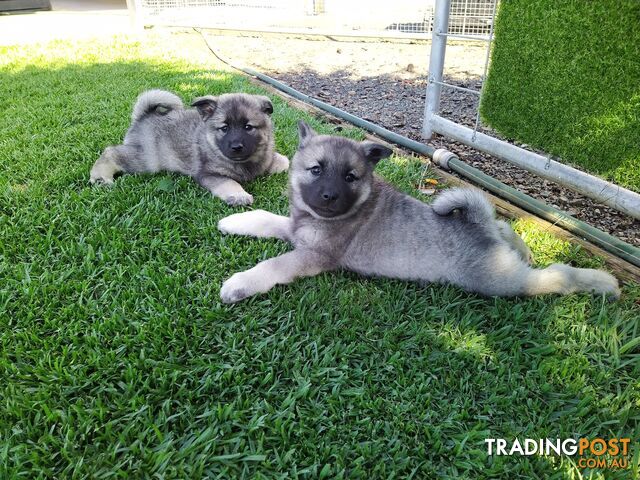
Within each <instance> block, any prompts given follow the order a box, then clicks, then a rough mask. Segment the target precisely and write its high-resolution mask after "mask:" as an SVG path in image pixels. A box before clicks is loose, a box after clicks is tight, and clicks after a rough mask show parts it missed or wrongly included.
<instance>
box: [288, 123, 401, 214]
mask: <svg viewBox="0 0 640 480" xmlns="http://www.w3.org/2000/svg"><path fill="white" fill-rule="evenodd" d="M298 131H299V136H300V144H299V146H298V151H297V152H296V155H295V157H294V161H293V169H292V175H293V176H294V178H293V179H292V182H293V183H295V187H296V188H297V190H298V192H299V194H300V196H301V198H302V201H303V202H304V204H305V205H306V207H308V208H307V209H308V210H310V211H311V212H310V213H312V214H313V215H314V216H315V217H318V218H326V219H334V218H339V217H343V216H346V215H348V214H349V213H351V212H353V211H355V210H356V209H357V207H358V206H359V205H361V204H362V203H363V202H364V201H365V200H366V199H367V198H368V196H369V194H370V193H371V181H372V178H373V170H374V168H375V165H376V164H377V163H378V162H379V161H380V160H381V159H382V158H385V157H388V156H389V155H391V153H392V152H391V150H390V149H388V148H387V147H385V146H384V145H380V144H377V143H373V142H354V141H353V140H349V139H347V138H343V137H333V136H325V135H317V134H316V133H315V132H314V131H313V130H312V129H311V128H310V127H309V126H308V125H307V124H306V123H304V122H299V124H298Z"/></svg>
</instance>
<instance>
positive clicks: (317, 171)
mask: <svg viewBox="0 0 640 480" xmlns="http://www.w3.org/2000/svg"><path fill="white" fill-rule="evenodd" d="M309 171H310V172H311V174H312V175H315V176H316V177H317V176H318V175H320V174H321V173H322V168H320V166H319V165H316V166H314V167H311V168H310V169H309Z"/></svg>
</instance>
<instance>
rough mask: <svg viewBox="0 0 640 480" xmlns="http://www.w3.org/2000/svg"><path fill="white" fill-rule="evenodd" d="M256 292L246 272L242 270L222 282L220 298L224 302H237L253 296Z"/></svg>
mask: <svg viewBox="0 0 640 480" xmlns="http://www.w3.org/2000/svg"><path fill="white" fill-rule="evenodd" d="M254 293H255V292H254V291H253V289H252V288H251V282H250V280H249V278H248V277H247V274H246V272H240V273H236V274H234V275H232V276H231V278H229V279H228V280H227V281H226V282H224V283H223V284H222V288H221V289H220V299H221V300H222V301H223V303H236V302H239V301H240V300H244V299H245V298H247V297H250V296H252V295H253V294H254Z"/></svg>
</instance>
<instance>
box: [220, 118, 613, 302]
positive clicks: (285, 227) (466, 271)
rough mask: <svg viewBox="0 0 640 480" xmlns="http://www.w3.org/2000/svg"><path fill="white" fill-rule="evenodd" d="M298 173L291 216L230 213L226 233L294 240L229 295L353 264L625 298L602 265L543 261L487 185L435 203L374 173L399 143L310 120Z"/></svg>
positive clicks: (387, 273) (403, 275) (499, 287)
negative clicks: (328, 132)
mask: <svg viewBox="0 0 640 480" xmlns="http://www.w3.org/2000/svg"><path fill="white" fill-rule="evenodd" d="M298 127H299V137H300V143H299V146H298V151H297V152H296V154H295V156H294V157H293V160H292V165H291V169H290V172H289V202H290V216H289V217H283V216H280V215H274V214H272V213H269V212H266V211H263V210H256V211H251V212H245V213H238V214H235V215H231V216H228V217H226V218H223V219H222V220H220V222H219V223H218V228H219V229H220V231H222V232H223V233H228V234H237V235H251V236H255V237H276V238H280V239H282V240H286V241H288V242H290V243H291V244H292V245H293V246H294V249H293V250H292V251H290V252H288V253H285V254H284V255H280V256H279V257H275V258H271V259H269V260H265V261H264V262H261V263H259V264H258V265H256V266H255V267H253V268H251V269H249V270H247V271H245V272H240V273H236V274H235V275H233V276H232V277H231V278H229V279H228V280H227V281H226V282H224V284H223V285H222V289H221V291H220V296H221V298H222V301H223V302H225V303H233V302H237V301H239V300H242V299H244V298H247V297H250V296H252V295H256V294H258V293H264V292H267V291H268V290H270V289H271V288H273V287H274V286H275V285H277V284H287V283H290V282H292V281H293V280H294V279H296V278H298V277H308V276H312V275H317V274H319V273H321V272H325V271H329V270H335V269H338V268H343V269H346V270H351V271H354V272H357V273H360V274H362V275H366V276H383V277H390V278H398V279H403V280H414V281H420V282H438V283H450V284H453V285H458V286H460V287H462V288H464V289H465V290H468V291H471V292H477V293H480V294H482V295H487V296H501V297H509V296H528V295H539V294H544V293H560V294H567V293H572V292H582V291H585V292H593V293H596V294H601V293H604V294H607V295H610V296H612V297H616V298H617V297H618V296H619V294H620V292H619V290H618V282H617V280H616V279H615V278H614V277H613V276H611V275H609V274H608V273H606V272H603V271H600V270H592V269H584V268H574V267H570V266H568V265H563V264H554V265H551V266H549V267H547V268H543V269H536V268H532V267H531V266H530V265H529V262H530V258H531V256H530V251H529V248H528V247H527V246H526V245H525V243H524V242H523V240H522V239H521V238H520V237H519V236H518V235H516V233H515V232H514V231H513V230H512V229H511V227H510V226H509V225H508V224H507V223H505V222H502V221H499V220H496V218H495V212H494V209H493V207H492V206H491V204H490V203H489V201H488V200H487V199H486V197H485V196H484V194H483V193H482V192H481V191H479V190H475V189H463V188H455V189H451V190H447V191H445V192H443V193H441V194H440V195H439V196H438V197H437V198H436V199H435V201H434V202H433V204H431V205H429V204H426V203H423V202H420V201H419V200H416V199H414V198H412V197H410V196H409V195H406V194H404V193H400V192H398V191H397V190H395V189H394V188H393V187H392V186H391V185H389V184H388V183H386V182H384V181H383V180H381V179H380V178H378V177H376V176H374V174H373V170H374V167H375V165H376V164H377V163H378V162H379V161H380V160H381V159H383V158H386V157H388V156H389V155H391V153H392V152H391V150H389V149H388V148H387V147H385V146H383V145H379V144H376V143H372V142H366V141H365V142H355V141H353V140H349V139H346V138H342V137H335V136H325V135H317V134H316V133H315V132H314V131H313V130H312V129H311V128H310V127H309V126H308V125H307V124H305V123H304V122H300V123H299V124H298Z"/></svg>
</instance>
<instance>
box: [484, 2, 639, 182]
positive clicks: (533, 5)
mask: <svg viewBox="0 0 640 480" xmlns="http://www.w3.org/2000/svg"><path fill="white" fill-rule="evenodd" d="M639 59H640V2H638V0H598V1H595V0H565V1H557V0H504V1H501V2H500V10H499V14H498V18H497V20H496V31H495V43H494V47H493V53H492V61H491V68H490V69H489V75H488V79H487V83H486V86H485V92H484V96H483V98H482V103H481V113H482V116H483V118H484V119H485V121H486V122H487V123H488V124H489V125H490V126H492V127H493V128H494V129H496V130H497V131H498V132H500V133H501V134H502V135H504V136H506V137H508V138H512V139H517V140H518V141H520V142H523V143H526V144H528V145H530V146H532V147H534V148H539V149H542V150H544V151H545V152H548V153H550V154H552V155H555V156H558V157H559V159H560V160H561V161H562V162H564V163H569V164H573V165H575V166H577V167H578V168H580V169H582V170H586V171H589V172H591V173H594V174H597V175H599V176H602V177H604V178H607V179H609V180H612V181H614V182H616V183H618V184H620V185H622V186H625V187H627V188H630V189H632V190H635V191H637V192H640V61H639Z"/></svg>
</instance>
